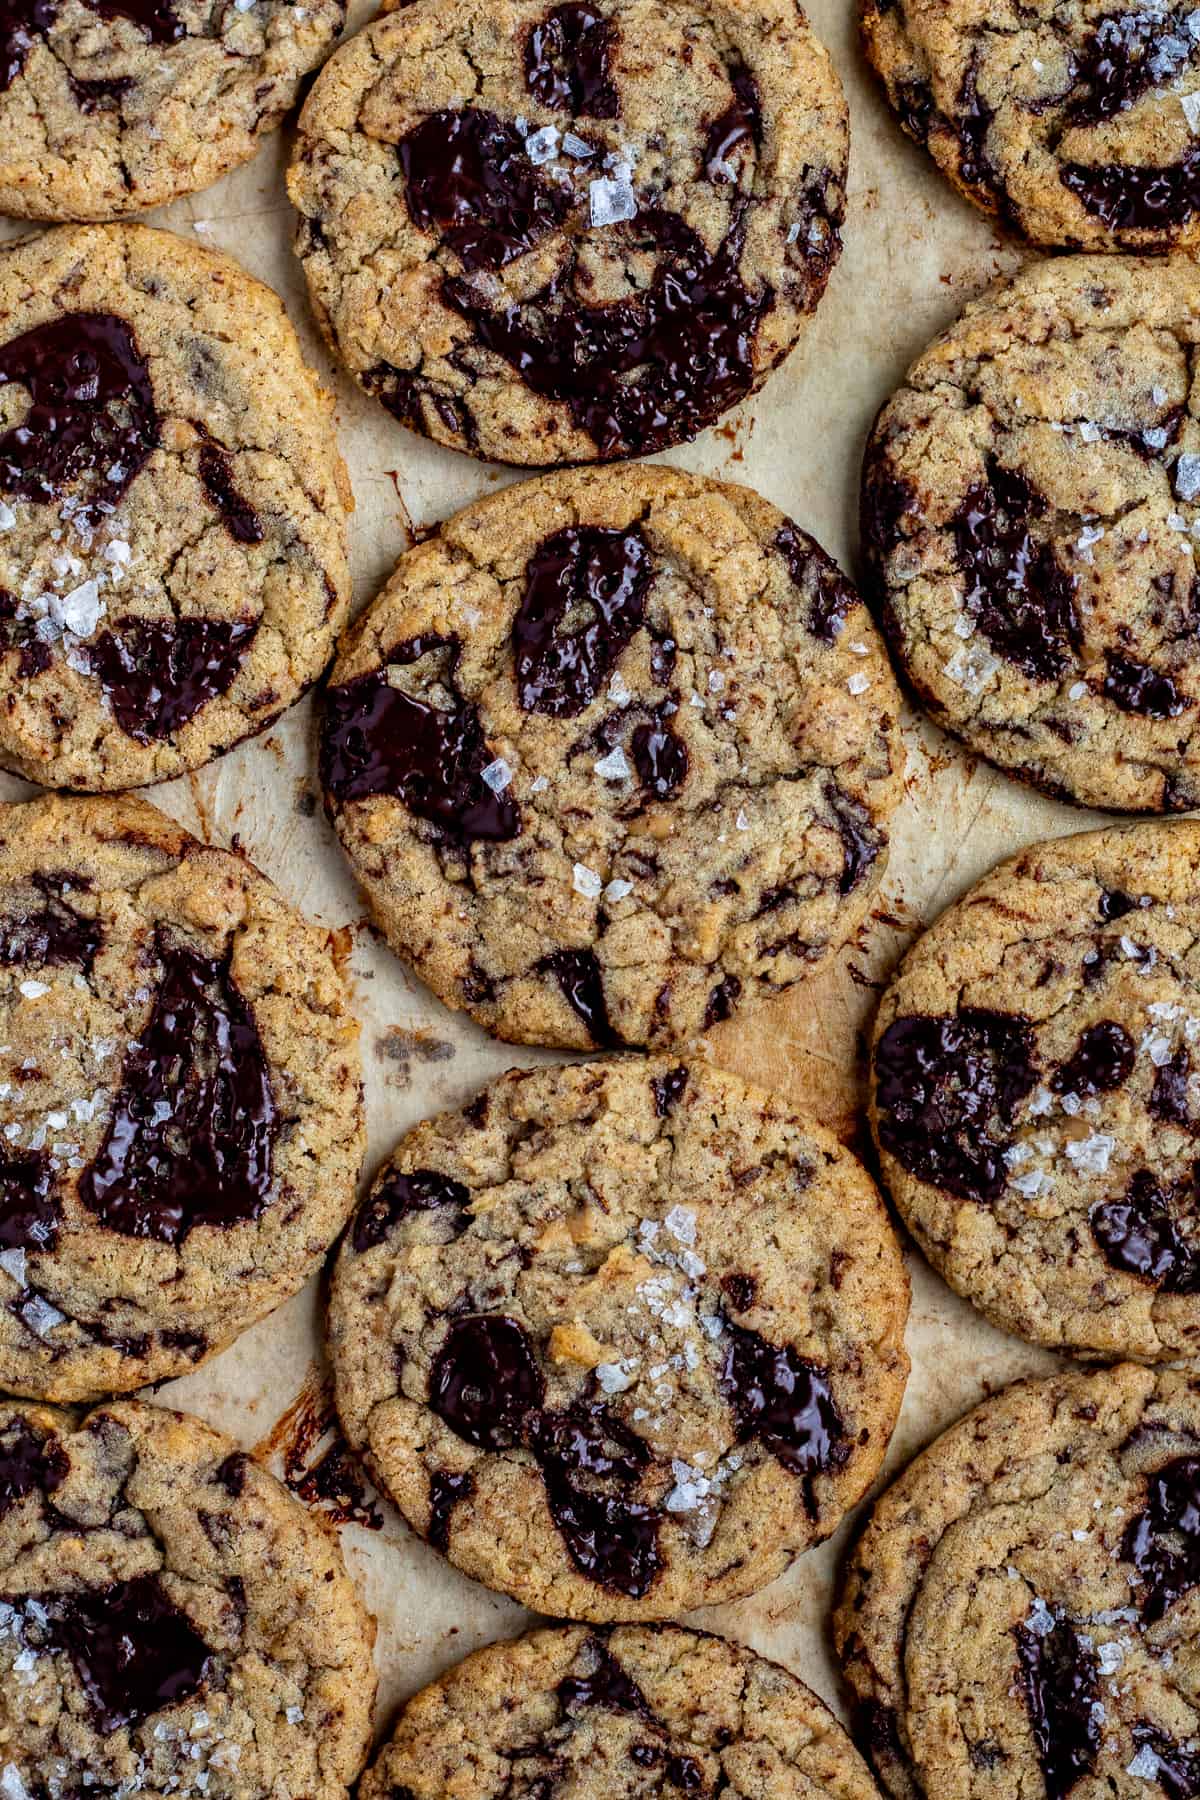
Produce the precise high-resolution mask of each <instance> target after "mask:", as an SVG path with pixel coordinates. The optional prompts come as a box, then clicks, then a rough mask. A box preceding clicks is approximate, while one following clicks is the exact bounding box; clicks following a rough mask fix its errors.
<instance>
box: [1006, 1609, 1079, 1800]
mask: <svg viewBox="0 0 1200 1800" xmlns="http://www.w3.org/2000/svg"><path fill="white" fill-rule="evenodd" d="M1014 1635H1015V1637H1016V1640H1017V1663H1018V1666H1019V1668H1020V1678H1021V1689H1022V1692H1023V1693H1024V1695H1025V1708H1026V1711H1027V1712H1028V1714H1029V1728H1030V1731H1031V1733H1032V1736H1033V1741H1034V1746H1035V1748H1036V1750H1037V1759H1038V1763H1039V1765H1040V1767H1041V1771H1042V1779H1043V1780H1044V1781H1045V1783H1046V1800H1066V1796H1067V1795H1068V1794H1069V1793H1070V1792H1071V1789H1072V1788H1073V1787H1074V1786H1075V1784H1076V1782H1077V1781H1080V1780H1081V1779H1082V1778H1083V1776H1085V1775H1087V1774H1089V1773H1090V1771H1091V1770H1092V1769H1093V1768H1094V1766H1095V1762H1096V1757H1097V1754H1098V1753H1099V1749H1100V1725H1099V1722H1098V1719H1097V1716H1096V1714H1095V1712H1094V1711H1093V1708H1094V1707H1095V1705H1096V1702H1097V1701H1098V1700H1099V1698H1100V1678H1099V1669H1098V1665H1097V1662H1096V1653H1095V1651H1094V1650H1093V1649H1092V1648H1091V1645H1090V1644H1085V1643H1084V1642H1083V1640H1082V1639H1081V1638H1080V1636H1079V1634H1078V1632H1077V1631H1076V1630H1075V1627H1074V1626H1073V1625H1072V1624H1071V1622H1070V1620H1069V1619H1064V1618H1060V1617H1056V1618H1055V1621H1054V1625H1053V1626H1052V1628H1051V1629H1050V1630H1049V1631H1047V1632H1044V1633H1043V1632H1040V1631H1038V1632H1035V1631H1031V1630H1030V1629H1029V1627H1028V1626H1026V1625H1018V1626H1017V1628H1016V1632H1015V1634H1014Z"/></svg>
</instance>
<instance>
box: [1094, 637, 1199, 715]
mask: <svg viewBox="0 0 1200 1800" xmlns="http://www.w3.org/2000/svg"><path fill="white" fill-rule="evenodd" d="M1105 664H1106V673H1105V676H1104V682H1103V688H1102V691H1103V694H1104V697H1105V699H1106V700H1111V701H1112V702H1113V704H1114V705H1115V706H1119V707H1120V709H1121V711H1122V712H1127V713H1138V714H1140V716H1141V717H1142V718H1145V719H1177V718H1178V717H1179V715H1180V713H1181V712H1185V711H1186V710H1187V708H1188V707H1189V706H1191V704H1192V702H1191V701H1190V700H1189V699H1188V698H1187V697H1186V695H1184V694H1181V693H1180V692H1179V689H1178V688H1177V687H1176V686H1175V683H1174V682H1173V681H1172V680H1171V677H1170V676H1169V675H1164V674H1162V673H1161V672H1160V671H1159V670H1158V669H1151V668H1148V667H1147V666H1146V664H1145V663H1139V662H1134V661H1133V659H1132V657H1129V656H1122V655H1121V654H1120V652H1119V651H1116V650H1108V651H1106V652H1105Z"/></svg>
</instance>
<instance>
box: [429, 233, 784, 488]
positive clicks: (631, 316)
mask: <svg viewBox="0 0 1200 1800" xmlns="http://www.w3.org/2000/svg"><path fill="white" fill-rule="evenodd" d="M627 229H628V233H629V240H630V241H629V243H628V246H627V255H634V254H639V253H646V252H649V251H652V250H655V249H657V250H658V251H659V252H660V261H659V266H658V268H657V270H656V272H655V274H654V277H653V279H652V280H651V282H650V284H649V286H648V287H647V288H645V289H644V290H643V291H642V292H641V293H639V294H636V295H634V296H632V297H630V298H629V299H626V300H618V301H612V302H609V303H607V304H605V305H603V306H589V305H587V304H585V303H584V302H582V301H581V300H579V299H578V298H577V296H576V294H575V292H574V290H573V288H572V286H571V278H572V275H573V272H574V267H575V264H574V260H573V259H567V261H566V262H565V263H564V266H563V267H562V269H560V270H559V272H558V273H557V274H556V275H555V276H554V277H553V279H552V280H551V281H550V283H549V284H548V286H546V287H545V288H543V289H541V290H540V291H539V292H538V293H536V294H532V295H530V297H529V298H528V299H527V300H526V301H524V302H521V303H518V304H516V305H513V306H510V307H507V308H505V309H504V310H503V311H500V312H493V311H492V310H491V309H490V308H489V307H488V306H487V305H486V303H485V302H484V301H483V300H482V299H481V297H480V295H479V293H478V292H477V291H476V289H475V288H473V287H472V286H471V285H470V284H469V283H467V282H464V281H461V280H459V279H457V278H455V277H448V278H447V279H446V281H445V282H444V283H443V285H442V297H443V299H444V300H445V302H446V304H447V306H449V307H450V308H452V310H453V311H455V312H457V313H458V314H459V315H460V316H461V317H462V318H464V319H466V320H468V321H469V323H470V324H471V326H472V328H473V329H474V332H475V335H476V337H477V338H478V340H479V342H480V343H481V344H482V345H483V347H484V348H485V349H487V350H491V351H492V352H494V354H495V355H497V356H502V357H503V358H504V359H505V361H506V362H508V363H509V364H510V365H511V366H512V367H513V368H514V369H515V370H516V372H517V373H518V374H519V375H520V377H521V379H522V381H523V382H524V383H525V385H526V386H527V387H528V388H530V389H531V390H532V391H533V392H534V393H536V394H540V395H542V396H543V398H545V399H549V400H557V401H560V402H562V403H563V404H564V405H565V406H566V407H567V408H568V410H569V411H570V414H571V417H572V419H573V421H574V423H575V425H576V426H577V427H578V429H579V430H581V431H586V432H587V433H588V435H589V436H590V437H591V438H592V440H593V442H594V443H595V445H596V449H597V452H598V453H599V455H600V456H601V457H603V458H609V457H613V456H625V455H649V454H650V452H651V451H654V450H661V449H664V448H666V447H667V446H668V445H670V444H674V443H678V442H680V441H682V440H683V439H686V438H690V437H694V436H695V435H696V433H697V432H698V431H702V430H703V429H704V427H705V426H706V425H710V424H711V423H712V422H713V420H714V419H716V418H717V417H719V415H720V414H721V413H723V412H726V411H727V410H728V409H729V407H731V406H733V405H734V404H735V403H736V402H737V401H738V400H741V399H742V398H743V397H744V396H745V395H746V394H748V393H749V392H750V389H751V388H752V387H753V385H754V380H755V367H754V340H755V336H756V334H757V331H758V326H759V322H760V320H761V319H762V317H763V315H764V313H766V312H767V311H768V309H769V307H770V305H771V302H772V298H773V296H772V294H771V291H770V289H769V288H765V287H764V288H762V289H761V290H760V291H759V292H757V293H752V292H751V291H750V289H749V288H748V287H747V286H746V285H745V283H744V282H743V280H742V278H741V275H740V274H739V272H738V271H739V267H740V264H741V258H742V250H743V247H744V243H745V217H744V204H743V202H741V201H737V202H735V207H734V216H733V218H732V220H731V222H730V226H729V230H728V232H727V234H726V236H725V239H724V241H723V242H722V243H721V244H720V245H719V246H718V247H717V248H716V249H715V250H713V251H711V252H710V251H708V250H706V249H705V247H704V244H703V242H702V240H701V239H700V238H699V237H698V236H697V235H696V233H695V232H694V231H693V230H692V229H691V227H690V226H688V225H687V224H685V223H684V221H683V220H682V219H681V218H680V217H679V216H678V215H677V214H675V213H669V212H663V211H660V210H658V209H655V208H649V207H643V208H642V209H641V210H640V211H639V213H638V216H637V219H636V220H635V221H634V222H633V223H632V224H630V225H629V226H628V228H627ZM634 371H637V375H636V379H634V380H629V379H627V378H628V377H629V376H631V375H633V374H634Z"/></svg>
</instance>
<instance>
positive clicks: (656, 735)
mask: <svg viewBox="0 0 1200 1800" xmlns="http://www.w3.org/2000/svg"><path fill="white" fill-rule="evenodd" d="M678 710H679V709H678V707H677V706H676V704H675V703H674V702H671V704H670V706H669V708H668V707H667V706H660V707H659V708H658V710H657V712H655V713H654V715H653V717H652V718H651V719H649V720H648V721H646V722H645V723H643V724H641V725H637V726H635V727H634V732H633V736H632V738H631V739H630V744H629V748H630V751H631V753H632V756H633V766H634V768H635V769H636V770H637V772H638V780H639V781H640V782H641V784H642V786H643V788H645V789H646V791H647V792H648V793H649V794H651V795H653V797H654V799H656V800H670V799H672V798H673V797H674V796H675V795H676V794H677V793H678V792H679V790H680V788H681V787H682V786H683V784H684V781H685V780H686V779H687V772H688V768H689V766H690V759H689V757H688V752H687V745H686V744H685V743H684V741H683V739H682V738H681V737H677V736H676V734H675V732H673V731H672V729H671V725H670V721H671V719H672V718H673V717H674V715H675V713H676V712H677V711H678Z"/></svg>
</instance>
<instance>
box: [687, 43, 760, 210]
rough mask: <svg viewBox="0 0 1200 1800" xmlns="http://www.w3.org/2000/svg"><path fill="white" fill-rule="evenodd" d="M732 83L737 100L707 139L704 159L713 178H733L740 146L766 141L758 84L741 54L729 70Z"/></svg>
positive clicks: (710, 127)
mask: <svg viewBox="0 0 1200 1800" xmlns="http://www.w3.org/2000/svg"><path fill="white" fill-rule="evenodd" d="M729 85H730V87H731V88H732V89H733V99H732V100H731V101H730V103H729V105H728V106H727V107H726V108H725V111H724V112H723V113H722V114H721V116H720V118H719V119H714V120H713V122H712V124H711V125H710V126H709V128H708V135H707V136H706V138H705V140H704V154H703V158H702V160H703V165H704V173H705V175H706V177H707V178H708V180H709V181H715V182H723V181H732V180H733V179H734V176H733V170H732V168H731V167H730V163H729V159H730V157H731V156H732V155H733V153H734V151H735V150H736V149H737V147H738V145H739V144H754V145H755V147H756V148H757V147H758V146H759V145H761V143H762V108H761V107H760V105H759V100H758V85H757V83H756V82H755V79H754V77H753V75H752V74H751V73H750V71H749V69H748V68H747V67H746V65H745V63H744V62H743V61H742V60H741V58H740V57H737V58H735V60H734V62H733V64H732V66H731V68H730V70H729Z"/></svg>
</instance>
